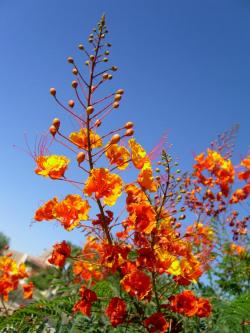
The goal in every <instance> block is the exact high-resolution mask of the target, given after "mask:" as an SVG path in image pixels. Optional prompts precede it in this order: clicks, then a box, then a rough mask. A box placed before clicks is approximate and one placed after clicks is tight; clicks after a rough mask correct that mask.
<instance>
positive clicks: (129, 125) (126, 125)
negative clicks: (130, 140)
mask: <svg viewBox="0 0 250 333" xmlns="http://www.w3.org/2000/svg"><path fill="white" fill-rule="evenodd" d="M124 127H125V128H126V129H130V128H132V127H134V123H132V121H128V122H127V123H126V124H125V126H124Z"/></svg>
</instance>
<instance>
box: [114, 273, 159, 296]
mask: <svg viewBox="0 0 250 333" xmlns="http://www.w3.org/2000/svg"><path fill="white" fill-rule="evenodd" d="M120 283H121V285H122V287H123V289H124V290H125V291H126V292H127V293H129V294H130V295H131V296H134V297H136V298H138V299H139V300H142V299H144V298H146V297H150V292H151V290H152V284H151V280H150V278H149V276H148V275H147V274H145V273H144V272H142V271H139V270H135V271H133V272H132V273H129V274H127V275H125V276H124V278H123V279H122V280H121V281H120Z"/></svg>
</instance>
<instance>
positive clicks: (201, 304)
mask: <svg viewBox="0 0 250 333" xmlns="http://www.w3.org/2000/svg"><path fill="white" fill-rule="evenodd" d="M211 312H212V307H211V304H210V303H209V301H208V300H207V299H205V298H201V297H200V298H198V309H197V316H198V317H200V318H202V317H209V316H210V314H211Z"/></svg>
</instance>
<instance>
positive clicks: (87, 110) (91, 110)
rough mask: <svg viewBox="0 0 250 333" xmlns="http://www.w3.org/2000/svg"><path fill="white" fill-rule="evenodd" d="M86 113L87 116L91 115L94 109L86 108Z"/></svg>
mask: <svg viewBox="0 0 250 333" xmlns="http://www.w3.org/2000/svg"><path fill="white" fill-rule="evenodd" d="M86 112H87V114H88V115H91V114H92V113H93V112H94V107H93V106H92V105H90V106H88V107H87V109H86Z"/></svg>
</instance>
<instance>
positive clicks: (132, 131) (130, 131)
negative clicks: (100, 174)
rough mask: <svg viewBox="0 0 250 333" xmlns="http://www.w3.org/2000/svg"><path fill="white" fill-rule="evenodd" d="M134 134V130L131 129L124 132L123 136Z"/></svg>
mask: <svg viewBox="0 0 250 333" xmlns="http://www.w3.org/2000/svg"><path fill="white" fill-rule="evenodd" d="M133 134H134V130H133V128H129V129H128V130H126V132H125V136H132V135H133Z"/></svg>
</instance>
